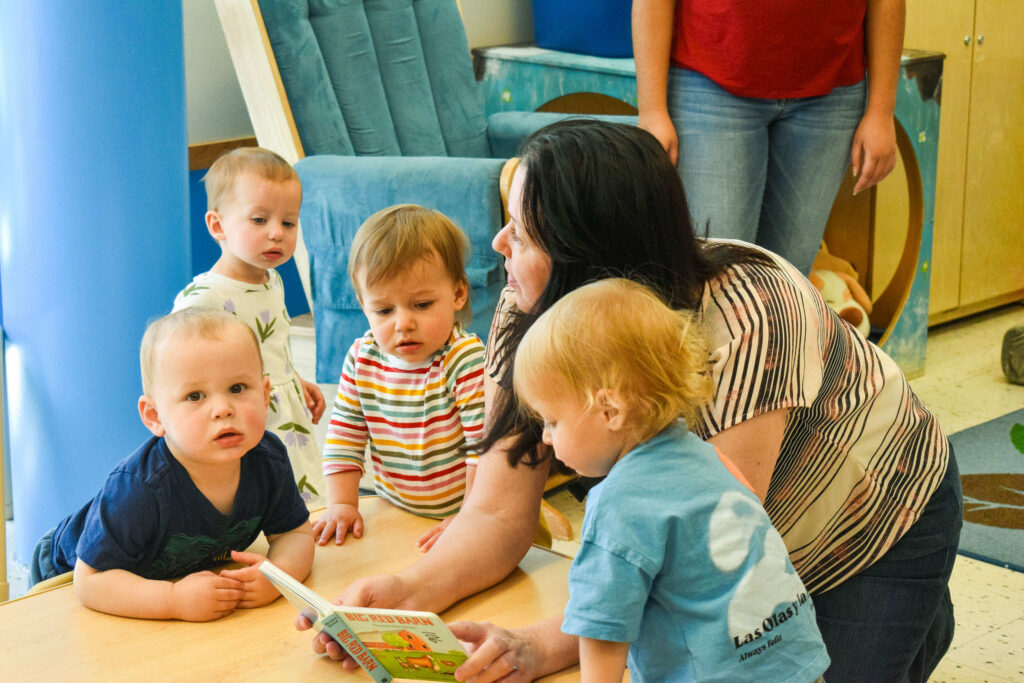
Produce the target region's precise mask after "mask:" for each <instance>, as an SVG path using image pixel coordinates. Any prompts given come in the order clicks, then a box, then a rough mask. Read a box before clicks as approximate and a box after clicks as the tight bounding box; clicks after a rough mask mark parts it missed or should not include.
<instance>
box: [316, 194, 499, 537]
mask: <svg viewBox="0 0 1024 683" xmlns="http://www.w3.org/2000/svg"><path fill="white" fill-rule="evenodd" d="M468 250H469V242H468V240H467V239H466V236H465V235H464V234H463V233H462V231H461V230H459V228H458V227H457V226H456V225H455V224H454V223H452V221H451V220H449V219H448V218H447V217H446V216H445V215H444V214H442V213H440V212H438V211H434V210H431V209H427V208H424V207H422V206H416V205H413V204H401V205H397V206H392V207H390V208H387V209H384V210H382V211H378V212H377V213H375V214H374V215H372V216H370V217H369V218H368V219H367V220H366V222H364V223H363V225H362V226H360V228H359V230H358V231H357V232H356V236H355V238H354V239H353V241H352V247H351V251H350V252H349V263H348V272H349V276H350V277H351V278H352V284H353V286H354V288H355V291H356V296H357V297H358V299H359V304H360V306H361V307H362V309H363V313H365V314H366V318H367V320H368V321H369V323H370V329H369V331H367V332H366V334H365V335H363V336H362V337H360V338H359V339H357V340H356V341H355V343H354V344H353V345H352V347H351V348H350V349H349V352H348V354H347V355H346V357H345V363H344V366H343V369H342V373H341V379H340V380H339V382H338V393H337V396H336V397H335V400H334V406H333V409H332V411H331V419H330V425H329V426H328V430H327V440H326V443H325V445H324V451H323V472H324V479H325V481H326V484H327V509H326V510H325V511H324V514H323V515H322V516H321V517H320V519H319V520H318V521H317V523H316V524H315V525H314V531H315V532H316V533H317V536H318V542H319V543H320V544H321V545H323V544H325V543H327V542H328V540H330V539H334V542H335V543H339V544H340V543H342V542H343V541H344V539H345V536H346V534H347V533H348V532H349V531H350V530H351V532H352V535H353V536H355V537H357V538H358V537H359V536H361V535H362V533H363V521H362V516H361V515H360V514H359V502H358V497H359V480H360V478H361V477H362V474H363V471H364V467H365V465H364V451H367V444H369V449H368V457H369V458H370V460H371V461H372V467H373V482H374V489H375V490H376V492H377V494H378V495H380V496H383V497H384V498H387V499H388V500H390V501H391V502H392V503H394V504H396V505H398V506H400V507H403V508H405V509H407V510H409V511H411V512H414V513H416V514H419V515H423V516H427V517H434V518H437V519H444V520H446V521H445V522H442V524H441V525H439V526H438V527H435V528H434V530H432V531H431V532H428V533H427V534H425V535H424V536H423V537H422V538H421V539H420V543H419V545H420V548H421V549H422V550H424V551H426V550H428V549H429V548H430V547H431V545H432V544H433V542H434V540H436V538H437V536H438V534H439V533H440V532H441V531H443V529H444V527H445V525H446V524H447V520H450V519H451V516H452V515H454V514H455V513H456V512H458V511H459V508H460V507H461V505H462V501H463V500H464V499H465V496H466V495H467V494H468V491H469V486H470V483H471V482H472V474H473V472H474V470H475V467H474V466H475V464H476V459H477V455H478V454H477V452H476V448H475V446H476V442H477V441H478V440H479V439H480V436H481V433H482V431H483V419H484V390H483V358H484V346H483V343H482V342H481V341H480V339H479V338H478V337H477V336H476V335H475V334H472V333H470V332H467V331H466V330H465V329H463V327H462V323H461V320H462V318H463V317H464V315H465V314H467V313H468V306H469V298H468V297H469V281H468V279H467V276H466V269H465V266H464V263H465V259H466V256H467V252H468Z"/></svg>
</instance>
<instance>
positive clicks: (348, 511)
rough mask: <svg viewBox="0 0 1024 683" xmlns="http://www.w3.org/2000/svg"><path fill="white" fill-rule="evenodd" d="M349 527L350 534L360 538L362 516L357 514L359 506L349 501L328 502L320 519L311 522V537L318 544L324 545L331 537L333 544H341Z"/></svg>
mask: <svg viewBox="0 0 1024 683" xmlns="http://www.w3.org/2000/svg"><path fill="white" fill-rule="evenodd" d="M350 529H351V531H352V536H354V537H355V538H362V536H363V516H362V515H361V514H359V508H358V507H356V506H355V505H350V504H349V503H330V504H328V505H327V509H325V510H324V512H323V514H322V515H320V519H318V520H317V521H316V522H314V523H313V538H315V539H316V542H317V544H319V545H326V544H327V541H328V540H330V539H331V538H333V539H334V543H335V545H341V544H342V543H344V542H345V536H346V534H348V532H349V530H350Z"/></svg>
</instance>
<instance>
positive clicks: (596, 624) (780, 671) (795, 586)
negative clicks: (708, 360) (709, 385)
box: [562, 424, 829, 682]
mask: <svg viewBox="0 0 1024 683" xmlns="http://www.w3.org/2000/svg"><path fill="white" fill-rule="evenodd" d="M581 537H582V538H581V540H582V545H581V547H580V551H579V554H578V555H576V559H575V560H574V561H573V563H572V568H571V569H570V571H569V596H570V597H569V604H568V606H567V607H566V609H565V619H564V621H563V623H562V631H564V632H565V633H570V634H573V635H578V636H585V637H588V638H595V639H600V640H610V641H615V642H620V643H621V642H628V643H630V646H629V660H628V666H629V672H630V677H631V678H632V679H633V680H634V681H643V680H650V681H739V680H746V681H752V680H764V681H794V682H798V681H812V680H814V679H816V678H818V677H819V676H821V675H822V674H823V673H824V672H825V669H826V668H828V664H829V658H828V655H827V654H826V651H825V646H824V644H823V643H822V641H821V635H820V633H819V632H818V626H817V623H816V621H815V617H814V606H813V605H812V603H811V598H810V596H809V595H808V594H807V591H806V590H805V589H804V586H803V583H802V582H801V581H800V578H799V577H798V576H797V574H796V571H795V570H794V569H793V565H792V564H791V563H790V561H789V555H788V553H787V552H786V548H785V546H784V545H783V543H782V538H781V537H780V536H779V534H778V532H777V531H775V529H774V528H773V527H772V526H771V522H770V521H769V520H768V515H767V514H766V513H765V511H764V508H762V507H761V503H760V501H759V500H758V499H757V496H755V495H754V494H753V493H752V492H751V491H750V490H749V489H747V488H746V487H745V486H744V485H743V484H741V483H740V482H739V480H737V479H736V478H735V477H734V476H733V475H732V473H730V472H729V470H728V469H726V467H725V465H724V464H723V463H722V461H721V460H720V459H719V457H718V454H717V452H716V451H715V449H714V448H713V447H711V446H710V445H708V444H706V443H704V442H703V441H701V440H700V439H698V438H697V437H696V436H694V435H693V434H690V433H689V432H687V431H686V428H685V427H684V426H683V425H681V424H675V425H672V426H670V427H668V428H667V429H665V430H664V431H663V432H661V433H660V434H657V435H656V436H654V437H652V438H651V439H649V440H648V441H645V442H644V443H642V444H640V445H639V446H637V447H636V448H635V449H633V450H632V451H630V452H629V453H627V454H626V455H625V456H624V457H623V458H622V459H621V460H619V462H618V463H616V464H615V466H614V467H613V468H612V471H611V472H610V473H609V474H608V476H607V478H605V480H604V481H603V482H601V483H600V484H598V485H597V486H596V487H594V488H593V489H592V490H591V491H590V494H589V497H588V499H587V509H586V514H585V515H584V518H583V529H582V533H581Z"/></svg>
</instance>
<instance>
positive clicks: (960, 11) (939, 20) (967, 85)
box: [879, 0, 1016, 314]
mask: <svg viewBox="0 0 1024 683" xmlns="http://www.w3.org/2000/svg"><path fill="white" fill-rule="evenodd" d="M1014 4H1016V3H1014ZM973 29H974V0H907V28H906V37H905V38H904V40H903V45H904V46H905V47H907V48H912V49H915V50H932V51H935V52H942V53H944V54H945V55H946V59H945V62H944V63H943V67H942V111H941V114H940V119H939V160H938V168H937V178H936V187H935V230H934V233H933V243H932V260H931V271H932V276H931V292H930V295H929V303H928V312H929V313H930V314H934V313H938V312H941V311H946V310H949V309H952V308H956V307H957V306H959V305H960V277H961V247H962V242H961V239H962V233H963V217H964V214H963V211H964V182H965V171H966V160H967V125H968V109H969V106H970V97H971V51H972V48H973V47H974V37H973V36H974V30H973ZM965 37H966V39H967V40H965ZM879 246H881V245H879Z"/></svg>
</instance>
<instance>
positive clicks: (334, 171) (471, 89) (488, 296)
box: [217, 0, 560, 382]
mask: <svg viewBox="0 0 1024 683" xmlns="http://www.w3.org/2000/svg"><path fill="white" fill-rule="evenodd" d="M217 9H218V12H219V14H220V17H221V23H222V26H223V28H224V33H225V36H226V38H227V41H228V46H229V49H230V50H231V53H232V59H233V61H234V64H235V69H236V71H237V73H238V76H239V82H240V84H241V85H242V91H243V94H244V95H245V98H246V104H247V107H248V109H249V114H250V118H251V119H252V121H253V126H254V128H255V130H256V135H257V139H258V141H259V143H260V145H262V146H264V147H269V148H271V149H274V150H275V151H277V152H279V153H281V154H282V155H283V156H285V158H287V159H288V160H289V161H292V162H293V163H296V162H297V163H296V168H297V170H298V172H299V175H300V177H301V178H302V184H303V205H302V214H301V224H302V231H303V236H304V241H305V245H306V250H307V252H308V271H306V270H305V268H303V263H302V261H303V260H304V258H303V256H304V255H303V254H301V253H297V254H296V261H297V265H299V270H300V273H301V274H302V275H303V279H304V284H305V285H306V287H307V293H309V294H310V295H311V299H312V305H313V314H314V319H315V322H316V340H317V371H316V374H317V380H318V381H320V382H334V381H336V380H337V378H338V376H339V374H340V372H341V366H342V362H343V360H344V355H345V352H346V351H347V348H348V345H349V344H350V342H351V341H352V340H353V339H355V338H356V337H357V336H358V335H360V334H362V332H363V331H365V329H366V327H367V323H366V321H365V319H364V318H363V315H362V312H361V311H360V309H359V306H358V303H357V301H356V298H355V294H354V292H353V291H352V288H351V286H350V283H349V281H348V276H347V273H346V268H347V263H348V251H349V245H350V243H351V239H352V236H353V235H354V234H355V231H356V229H357V228H358V227H359V225H360V224H361V223H362V222H363V221H364V220H365V219H366V218H367V217H368V216H370V215H371V214H372V213H374V212H375V211H377V210H379V209H382V208H385V207H387V206H390V205H392V204H396V203H406V202H410V203H416V204H422V205H425V206H429V207H431V208H434V209H437V210H439V211H442V212H443V213H445V214H447V215H448V216H450V217H451V218H452V219H453V220H455V222H456V223H457V224H458V225H459V226H460V227H461V228H462V229H463V230H464V231H465V232H466V234H467V235H468V236H469V239H470V243H471V245H472V255H471V260H470V262H469V268H468V271H469V281H470V286H471V294H470V301H471V305H472V308H473V314H474V315H473V322H472V324H471V325H470V328H471V329H473V331H475V332H477V333H478V334H480V335H481V336H482V337H483V336H485V335H486V334H487V331H488V326H489V324H490V320H491V317H492V314H493V311H494V307H495V303H496V299H497V295H498V293H499V292H500V291H501V288H502V286H503V284H504V272H503V269H502V267H501V262H500V257H499V256H498V255H497V254H495V253H494V252H493V251H492V250H491V248H490V242H491V238H492V237H493V235H494V234H495V232H496V231H497V230H498V229H499V228H500V227H501V225H502V223H503V211H504V209H503V205H502V200H501V196H500V194H499V189H498V188H499V176H500V174H501V170H502V167H503V165H504V164H505V162H506V160H507V159H508V158H509V157H511V156H512V155H513V154H514V153H515V149H516V147H517V145H518V144H519V141H520V140H521V139H522V138H523V137H525V135H527V134H528V133H529V132H531V131H533V130H535V129H537V128H539V127H540V126H542V125H544V124H546V123H549V122H551V121H552V120H554V119H556V118H558V117H559V116H560V115H558V114H538V113H504V114H496V115H494V116H492V117H491V118H490V119H489V120H485V118H484V113H483V106H482V102H481V97H480V93H479V90H478V87H477V83H476V81H475V79H474V76H473V69H472V64H471V60H470V53H469V48H468V44H467V42H466V35H465V31H464V29H463V25H462V21H461V18H460V16H459V10H458V7H457V5H456V2H455V0H217ZM304 271H305V272H304Z"/></svg>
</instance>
